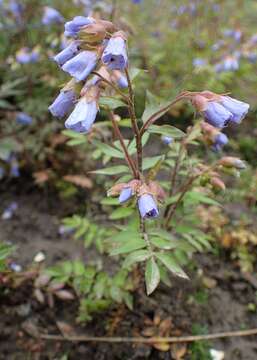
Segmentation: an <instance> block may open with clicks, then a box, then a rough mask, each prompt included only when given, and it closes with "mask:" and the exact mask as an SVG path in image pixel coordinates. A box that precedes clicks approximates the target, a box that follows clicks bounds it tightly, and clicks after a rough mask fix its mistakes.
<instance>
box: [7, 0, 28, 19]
mask: <svg viewBox="0 0 257 360" xmlns="http://www.w3.org/2000/svg"><path fill="white" fill-rule="evenodd" d="M8 9H9V11H10V12H11V13H12V14H13V16H14V17H15V18H16V20H18V21H20V20H21V17H22V14H23V10H24V6H23V5H22V4H21V3H20V2H18V1H16V0H11V1H10V2H9V6H8Z"/></svg>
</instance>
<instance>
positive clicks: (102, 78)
mask: <svg viewBox="0 0 257 360" xmlns="http://www.w3.org/2000/svg"><path fill="white" fill-rule="evenodd" d="M92 74H94V75H97V76H98V77H99V78H100V79H101V80H102V81H103V82H105V83H106V84H108V85H109V86H110V87H112V88H113V89H114V90H115V91H116V92H117V93H118V94H119V95H120V96H122V98H123V99H124V100H125V101H126V103H129V98H128V97H127V96H126V95H125V94H124V93H123V92H122V91H121V90H120V89H119V88H118V87H117V86H116V85H114V84H113V83H112V82H111V81H109V80H107V79H106V78H105V77H104V76H102V75H101V74H99V73H98V72H97V71H92Z"/></svg>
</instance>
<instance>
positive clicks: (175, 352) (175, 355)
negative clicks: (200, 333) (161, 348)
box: [170, 344, 187, 360]
mask: <svg viewBox="0 0 257 360" xmlns="http://www.w3.org/2000/svg"><path fill="white" fill-rule="evenodd" d="M186 352H187V346H186V344H172V345H171V349H170V353H171V356H172V359H174V360H182V359H183V358H184V356H185V355H186Z"/></svg>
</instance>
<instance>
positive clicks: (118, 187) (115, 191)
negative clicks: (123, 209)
mask: <svg viewBox="0 0 257 360" xmlns="http://www.w3.org/2000/svg"><path fill="white" fill-rule="evenodd" d="M127 186H128V184H126V183H119V184H115V185H114V186H112V187H111V188H110V189H109V190H108V191H107V196H119V195H120V193H121V191H122V190H123V189H124V188H125V187H127Z"/></svg>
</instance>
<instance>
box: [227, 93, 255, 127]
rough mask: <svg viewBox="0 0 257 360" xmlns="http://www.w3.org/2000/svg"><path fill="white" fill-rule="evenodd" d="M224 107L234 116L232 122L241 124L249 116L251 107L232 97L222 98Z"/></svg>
mask: <svg viewBox="0 0 257 360" xmlns="http://www.w3.org/2000/svg"><path fill="white" fill-rule="evenodd" d="M221 104H222V106H223V107H224V108H225V109H226V110H227V111H229V112H230V113H231V114H232V117H231V118H230V121H231V122H233V123H236V124H239V123H240V122H241V121H242V120H243V118H244V117H245V115H246V114H247V112H248V110H249V107H250V105H249V104H247V103H245V102H242V101H239V100H236V99H233V98H231V97H230V96H222V101H221Z"/></svg>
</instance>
